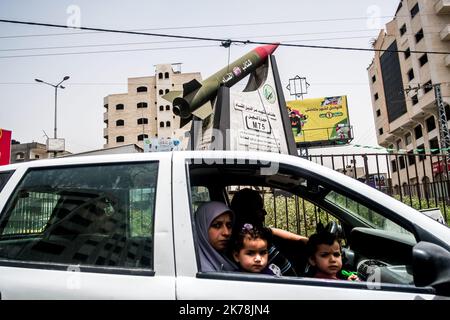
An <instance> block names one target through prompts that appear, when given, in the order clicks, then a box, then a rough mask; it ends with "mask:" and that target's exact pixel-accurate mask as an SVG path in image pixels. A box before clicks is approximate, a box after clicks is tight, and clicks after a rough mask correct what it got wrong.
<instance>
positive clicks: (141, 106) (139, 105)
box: [137, 102, 148, 108]
mask: <svg viewBox="0 0 450 320" xmlns="http://www.w3.org/2000/svg"><path fill="white" fill-rule="evenodd" d="M147 106H148V105H147V102H139V103H138V104H137V107H138V108H147Z"/></svg>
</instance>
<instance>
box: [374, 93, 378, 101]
mask: <svg viewBox="0 0 450 320" xmlns="http://www.w3.org/2000/svg"><path fill="white" fill-rule="evenodd" d="M373 97H374V99H375V100H378V92H377V93H375V94H374V96H373Z"/></svg>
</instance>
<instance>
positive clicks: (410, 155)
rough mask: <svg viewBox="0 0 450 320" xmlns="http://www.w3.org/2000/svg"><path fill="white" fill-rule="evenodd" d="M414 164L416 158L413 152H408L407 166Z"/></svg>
mask: <svg viewBox="0 0 450 320" xmlns="http://www.w3.org/2000/svg"><path fill="white" fill-rule="evenodd" d="M415 163H416V156H415V155H414V152H413V151H408V165H410V166H412V165H413V164H415Z"/></svg>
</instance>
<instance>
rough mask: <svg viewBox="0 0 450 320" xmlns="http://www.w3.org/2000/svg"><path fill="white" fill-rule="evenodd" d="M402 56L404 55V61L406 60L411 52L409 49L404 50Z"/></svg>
mask: <svg viewBox="0 0 450 320" xmlns="http://www.w3.org/2000/svg"><path fill="white" fill-rule="evenodd" d="M403 54H404V55H405V59H408V58H409V57H410V56H411V50H410V49H409V48H406V50H405V52H403Z"/></svg>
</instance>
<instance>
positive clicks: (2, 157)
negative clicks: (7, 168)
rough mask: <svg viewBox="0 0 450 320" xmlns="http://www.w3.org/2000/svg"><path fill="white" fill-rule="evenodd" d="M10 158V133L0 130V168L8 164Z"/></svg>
mask: <svg viewBox="0 0 450 320" xmlns="http://www.w3.org/2000/svg"><path fill="white" fill-rule="evenodd" d="M10 158H11V131H8V130H4V129H2V128H0V166H1V165H4V164H9V161H10Z"/></svg>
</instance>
